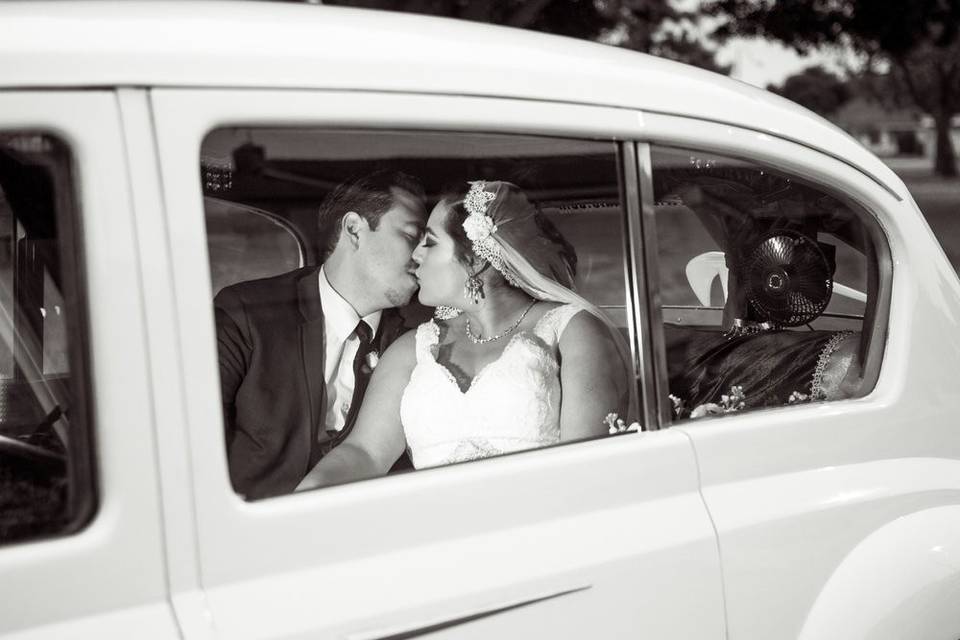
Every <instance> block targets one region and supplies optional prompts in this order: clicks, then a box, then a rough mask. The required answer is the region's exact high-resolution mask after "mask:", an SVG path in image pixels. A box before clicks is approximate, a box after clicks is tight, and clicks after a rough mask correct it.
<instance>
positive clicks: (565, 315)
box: [533, 304, 583, 345]
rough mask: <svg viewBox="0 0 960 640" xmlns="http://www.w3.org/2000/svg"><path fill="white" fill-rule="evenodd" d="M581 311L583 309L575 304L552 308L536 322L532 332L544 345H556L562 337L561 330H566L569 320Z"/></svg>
mask: <svg viewBox="0 0 960 640" xmlns="http://www.w3.org/2000/svg"><path fill="white" fill-rule="evenodd" d="M581 311H583V307H581V306H579V305H575V304H564V305H560V306H559V307H554V308H553V309H550V310H549V311H547V312H546V313H545V314H543V316H542V317H541V318H540V320H538V321H537V325H536V326H535V327H534V328H533V332H534V333H535V334H536V335H537V337H539V338H540V339H541V340H543V341H544V342H545V343H547V344H549V345H556V344H557V343H559V342H560V336H562V335H563V330H564V329H566V328H567V324H568V323H569V322H570V319H571V318H573V316H575V315H577V314H578V313H580V312H581Z"/></svg>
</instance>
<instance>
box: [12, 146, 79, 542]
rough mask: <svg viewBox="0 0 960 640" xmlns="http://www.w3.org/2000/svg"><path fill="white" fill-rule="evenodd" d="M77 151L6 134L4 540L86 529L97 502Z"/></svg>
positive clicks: (24, 538) (25, 538) (31, 537)
mask: <svg viewBox="0 0 960 640" xmlns="http://www.w3.org/2000/svg"><path fill="white" fill-rule="evenodd" d="M71 171H72V167H71V162H70V153H69V149H68V148H67V146H66V145H65V144H64V143H63V142H62V141H60V140H59V139H58V138H56V137H55V136H51V135H47V134H44V133H40V132H30V131H13V132H0V338H2V339H0V543H9V542H13V541H17V540H27V539H33V538H39V537H46V536H50V535H55V534H60V533H64V532H67V531H70V530H73V529H75V528H77V527H78V526H79V525H80V524H82V523H83V522H84V521H85V519H86V518H87V517H88V516H89V514H90V513H91V511H92V505H93V502H94V495H93V481H92V467H91V460H90V447H89V439H90V434H89V432H88V428H89V425H88V424H87V423H86V419H85V418H86V415H85V410H84V406H85V397H84V394H83V393H82V392H80V391H79V389H80V388H81V387H80V383H81V382H82V379H83V377H82V376H81V375H80V373H79V372H80V371H82V368H81V367H80V366H79V365H80V363H79V362H78V360H79V353H80V346H81V345H82V336H81V334H80V332H79V327H80V324H81V322H80V316H81V313H82V310H81V309H80V306H79V297H78V282H77V277H78V274H77V270H76V264H77V263H76V258H75V250H76V248H75V246H74V239H73V236H72V234H71V228H72V227H71V225H72V224H73V223H74V222H75V220H74V217H75V212H74V206H75V205H74V196H73V183H72V180H71Z"/></svg>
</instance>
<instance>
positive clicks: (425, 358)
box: [416, 320, 440, 363]
mask: <svg viewBox="0 0 960 640" xmlns="http://www.w3.org/2000/svg"><path fill="white" fill-rule="evenodd" d="M438 342H440V327H439V326H437V323H436V322H434V321H433V320H428V321H427V322H424V323H422V324H421V325H420V326H419V327H417V346H416V351H417V363H421V362H433V361H434V358H433V347H434V346H436V344H437V343H438Z"/></svg>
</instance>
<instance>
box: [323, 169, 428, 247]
mask: <svg viewBox="0 0 960 640" xmlns="http://www.w3.org/2000/svg"><path fill="white" fill-rule="evenodd" d="M393 189H400V190H403V191H405V192H407V193H409V194H410V195H411V196H412V197H413V198H414V200H416V201H417V202H418V203H419V204H420V205H421V206H422V207H423V206H425V200H426V196H425V194H424V190H423V185H422V184H421V183H420V181H419V180H417V179H416V178H414V177H413V176H411V175H409V174H406V173H403V172H402V171H391V170H386V169H384V170H379V171H374V172H373V173H368V174H366V175H362V176H359V177H354V178H351V179H349V180H347V181H346V182H343V183H342V184H340V185H338V186H337V187H336V188H334V190H333V191H331V192H330V193H329V194H328V195H327V197H326V198H325V199H324V201H323V204H321V205H320V211H319V213H318V216H317V230H318V231H319V237H320V245H321V246H320V248H321V250H322V253H323V257H326V256H327V255H329V254H330V252H332V251H333V250H334V248H335V247H336V246H337V241H338V240H339V239H340V230H341V227H342V224H343V217H344V216H345V215H346V214H347V213H348V212H350V211H355V212H357V214H359V215H360V216H361V217H363V218H364V219H365V220H366V221H367V222H368V223H369V224H370V228H371V229H374V230H376V228H377V226H378V225H379V224H380V218H381V217H383V214H384V213H386V212H387V211H388V210H389V209H390V207H392V206H393V205H394V204H395V197H394V192H393Z"/></svg>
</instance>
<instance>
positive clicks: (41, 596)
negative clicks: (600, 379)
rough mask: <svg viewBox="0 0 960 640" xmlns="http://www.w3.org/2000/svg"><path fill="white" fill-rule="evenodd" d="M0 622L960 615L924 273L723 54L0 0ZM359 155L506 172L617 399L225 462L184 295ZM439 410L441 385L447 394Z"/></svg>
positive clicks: (497, 633) (933, 304) (450, 170)
mask: <svg viewBox="0 0 960 640" xmlns="http://www.w3.org/2000/svg"><path fill="white" fill-rule="evenodd" d="M0 24H2V25H3V38H2V39H0V282H2V286H0V309H2V312H3V313H2V314H0V335H2V338H3V340H2V343H0V543H2V544H0V635H2V636H3V637H5V638H18V639H27V638H29V639H31V640H33V639H40V638H58V639H62V638H133V637H135V638H144V639H146V638H171V637H182V638H187V639H188V640H192V639H207V638H291V639H292V638H350V639H355V640H360V639H369V640H373V639H384V640H386V639H399V638H414V637H420V636H427V637H431V638H434V637H436V638H554V639H558V638H587V637H599V638H626V637H631V638H657V639H667V638H730V639H732V640H748V639H756V640H770V639H771V638H802V639H804V640H833V639H836V638H844V639H848V640H850V639H856V638H870V639H871V640H880V639H903V638H910V639H922V638H923V639H925V638H930V639H943V640H956V639H957V638H960V606H958V603H960V418H958V416H960V368H958V367H960V332H958V330H957V328H958V322H960V282H958V279H957V276H956V274H955V272H954V271H953V269H952V268H951V267H950V265H949V264H948V262H947V259H946V258H945V256H944V254H943V252H942V250H941V249H940V247H939V246H938V244H937V241H936V240H935V239H934V236H933V235H932V233H931V231H930V229H929V227H928V226H927V224H926V223H925V221H924V219H923V217H922V216H921V214H920V212H919V210H918V208H917V206H916V204H915V203H914V201H913V200H912V198H911V196H910V194H909V193H908V192H907V189H906V188H905V187H904V184H903V182H902V181H901V180H900V179H898V178H897V176H896V175H894V174H893V173H892V172H891V171H890V170H889V169H887V168H886V167H885V166H884V165H883V164H882V163H881V162H880V161H879V160H878V159H877V158H875V157H874V156H873V155H871V154H870V153H869V152H867V151H866V150H865V149H864V148H862V147H861V146H860V145H859V144H857V143H856V142H855V141H854V140H853V139H852V138H850V137H848V136H847V135H845V134H844V133H843V132H841V131H839V130H838V129H836V128H835V127H833V126H831V125H830V124H828V123H826V122H825V121H823V120H822V119H820V118H818V117H816V116H814V115H812V114H811V113H809V112H807V111H805V110H804V109H801V108H799V107H797V106H796V105H794V104H792V103H790V102H787V101H785V100H783V99H780V98H778V97H776V96H773V95H771V94H769V93H766V92H764V91H761V90H758V89H755V88H752V87H749V86H747V85H744V84H741V83H738V82H735V81H732V80H730V79H727V78H724V77H720V76H717V75H714V74H711V73H706V72H703V71H700V70H697V69H693V68H690V67H686V66H683V65H680V64H675V63H672V62H668V61H664V60H659V59H656V58H652V57H649V56H644V55H639V54H635V53H631V52H627V51H623V50H619V49H616V48H613V47H609V46H603V45H599V44H590V43H585V42H579V41H574V40H570V39H565V38H560V37H551V36H543V35H537V34H531V33H527V32H521V31H518V30H511V29H505V28H496V27H489V26H483V25H476V24H469V23H460V22H454V21H447V20H441V19H429V18H422V17H414V16H409V15H394V14H389V13H381V12H370V11H361V10H342V9H336V8H331V7H318V6H309V5H290V4H280V3H262V4H259V3H223V2H219V3H213V2H211V3H180V2H170V3H162V2H155V3H138V2H136V3H135V2H129V3H107V2H103V3H93V2H91V3H86V2H64V3H57V2H38V3H32V2H31V3H26V2H24V3H16V2H11V3H4V4H3V6H0ZM376 166H393V167H400V168H402V169H404V170H405V171H408V172H410V173H412V174H415V175H417V176H418V177H419V178H421V179H422V180H423V182H424V185H425V188H426V190H427V193H428V194H432V195H434V196H435V195H436V194H437V193H438V192H439V190H440V189H442V187H443V185H444V184H445V183H446V182H448V181H452V180H453V181H455V180H463V179H465V178H467V177H474V178H476V177H484V178H494V179H507V180H512V181H514V182H516V183H517V184H520V185H521V186H522V187H523V188H525V189H526V190H527V192H528V193H529V194H530V195H531V198H532V199H534V200H535V201H536V203H537V204H538V206H540V207H541V209H542V210H543V211H545V212H546V213H547V214H548V215H549V216H550V217H551V218H552V219H553V220H555V222H556V224H557V226H558V227H559V228H560V229H561V231H562V232H563V233H564V234H565V235H566V237H567V238H568V239H569V240H570V241H571V243H572V244H573V245H574V246H575V247H576V249H577V253H578V258H579V264H578V271H579V272H578V282H579V284H580V290H581V292H582V293H583V294H584V295H585V296H586V297H588V298H589V299H591V300H592V301H594V302H596V303H597V304H599V305H600V306H602V307H603V308H605V309H606V310H607V311H608V312H609V314H610V315H611V317H612V318H613V319H614V321H615V322H617V323H618V326H620V327H621V328H622V330H623V332H624V335H625V336H626V337H627V338H628V340H629V342H630V346H631V349H632V350H633V357H634V363H633V364H634V369H635V370H634V373H635V379H636V385H637V389H638V392H639V396H640V398H641V399H642V404H643V407H642V410H643V411H642V419H641V420H640V423H641V426H642V429H641V430H640V431H639V432H632V431H626V432H623V433H620V434H617V435H615V436H612V437H605V438H599V439H594V440H590V441H584V442H578V443H573V444H567V445H563V446H554V447H549V448H545V449H540V450H536V451H527V452H523V453H516V454H512V455H505V456H499V457H493V458H489V459H484V460H478V461H474V462H469V463H463V464H456V465H451V466H447V467H443V468H435V469H430V470H425V471H417V472H412V473H393V474H390V475H388V476H387V477H385V478H380V479H376V480H370V481H365V482H357V483H353V484H348V485H342V486H337V487H331V488H325V489H320V490H316V491H312V492H303V493H298V494H295V495H286V496H282V497H275V498H269V499H263V500H258V501H246V500H244V499H242V498H241V497H240V496H239V495H237V493H235V492H234V490H233V488H232V486H231V482H230V479H229V475H228V467H227V457H226V455H225V448H224V432H223V428H222V427H223V416H222V415H221V402H220V387H219V380H218V367H217V348H216V340H215V333H214V316H213V309H212V305H211V300H212V298H213V295H214V294H215V293H216V292H217V291H218V290H219V289H220V288H221V287H223V286H225V285H226V284H229V283H232V282H237V281H240V280H246V279H251V278H256V277H260V276H264V275H270V274H274V273H280V272H283V271H287V270H289V269H292V268H296V267H299V266H302V265H310V264H315V263H316V261H317V259H318V255H319V251H318V246H319V245H318V242H319V240H318V237H317V233H316V229H315V228H314V220H315V212H316V208H317V205H318V203H319V201H320V200H321V199H322V198H323V197H324V195H325V194H327V193H328V192H329V191H330V189H331V187H332V186H333V185H334V184H336V183H337V182H338V181H340V180H342V179H343V178H344V177H346V176H348V175H351V174H353V173H355V172H357V171H362V170H366V169H368V168H372V167H376ZM450 418H451V420H456V416H451V417H450Z"/></svg>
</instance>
